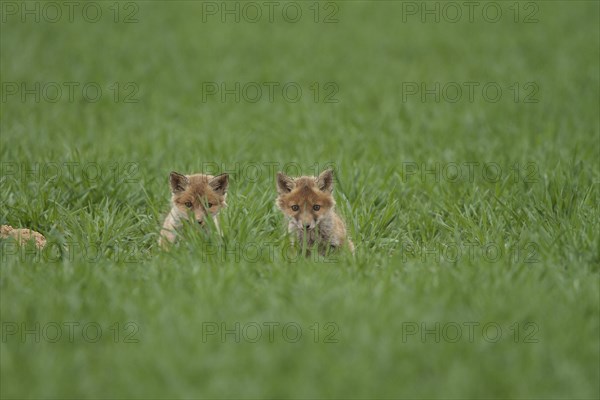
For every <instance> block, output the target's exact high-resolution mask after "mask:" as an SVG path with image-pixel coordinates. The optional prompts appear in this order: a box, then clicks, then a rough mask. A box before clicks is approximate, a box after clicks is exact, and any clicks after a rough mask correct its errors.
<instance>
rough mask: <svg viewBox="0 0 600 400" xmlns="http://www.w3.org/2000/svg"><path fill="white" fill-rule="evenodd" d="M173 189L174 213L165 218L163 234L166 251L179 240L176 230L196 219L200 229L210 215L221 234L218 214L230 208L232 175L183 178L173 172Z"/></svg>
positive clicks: (161, 237)
mask: <svg viewBox="0 0 600 400" xmlns="http://www.w3.org/2000/svg"><path fill="white" fill-rule="evenodd" d="M169 183H170V185H171V193H172V196H171V211H169V214H168V215H167V217H166V218H165V222H164V224H163V227H162V229H161V232H160V239H159V241H158V244H159V245H160V246H161V247H163V248H164V247H166V246H167V245H168V244H169V243H173V242H174V241H175V237H176V229H177V228H179V227H180V226H181V224H182V220H187V219H189V218H192V217H193V218H194V219H195V220H196V222H197V223H198V224H200V226H202V227H204V226H206V218H207V217H208V216H209V215H210V216H211V217H212V219H213V221H214V224H215V227H216V228H217V231H218V232H219V233H221V231H220V229H219V222H218V220H217V214H218V213H219V211H220V210H221V209H222V208H223V207H226V206H227V203H226V202H225V200H226V199H227V186H228V185H229V175H227V174H222V175H219V176H212V175H202V174H194V175H182V174H179V173H177V172H171V174H170V175H169Z"/></svg>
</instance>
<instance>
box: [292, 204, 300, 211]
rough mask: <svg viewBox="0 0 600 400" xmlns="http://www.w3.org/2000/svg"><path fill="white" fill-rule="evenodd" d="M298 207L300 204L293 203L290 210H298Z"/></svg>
mask: <svg viewBox="0 0 600 400" xmlns="http://www.w3.org/2000/svg"><path fill="white" fill-rule="evenodd" d="M299 209H300V206H298V205H297V204H294V205H293V206H292V211H298V210H299Z"/></svg>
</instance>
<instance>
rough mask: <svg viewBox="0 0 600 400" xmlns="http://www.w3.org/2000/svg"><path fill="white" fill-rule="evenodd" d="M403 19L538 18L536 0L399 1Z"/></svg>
mask: <svg viewBox="0 0 600 400" xmlns="http://www.w3.org/2000/svg"><path fill="white" fill-rule="evenodd" d="M401 7H402V12H401V13H402V17H401V19H402V22H403V23H411V22H414V23H421V24H439V23H448V24H457V23H470V24H473V23H486V24H497V23H499V22H502V21H512V22H513V23H515V24H537V23H538V22H540V20H539V17H540V6H539V5H538V3H537V2H535V1H402V2H401Z"/></svg>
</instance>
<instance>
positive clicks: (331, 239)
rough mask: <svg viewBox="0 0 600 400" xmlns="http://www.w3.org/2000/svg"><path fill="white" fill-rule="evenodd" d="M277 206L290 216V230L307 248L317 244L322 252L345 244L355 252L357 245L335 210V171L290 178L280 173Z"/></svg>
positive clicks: (278, 176) (278, 175)
mask: <svg viewBox="0 0 600 400" xmlns="http://www.w3.org/2000/svg"><path fill="white" fill-rule="evenodd" d="M277 191H278V192H279V196H278V197H277V201H276V203H277V207H279V209H280V210H281V211H282V212H283V213H284V214H285V216H286V217H287V218H288V220H289V223H288V231H289V232H290V233H293V234H294V235H295V236H296V238H297V239H298V241H299V242H300V243H304V242H306V245H307V246H308V247H312V246H313V245H315V244H317V246H318V248H319V252H320V253H321V254H324V253H327V252H328V251H329V250H332V249H335V248H338V247H341V246H343V245H345V244H347V245H348V248H349V249H350V251H351V252H352V253H354V244H353V243H352V241H351V240H350V239H349V238H348V237H347V236H346V225H345V224H344V221H342V219H341V218H340V217H339V215H337V214H336V212H335V200H334V199H333V196H332V194H331V192H332V191H333V171H332V170H330V169H329V170H326V171H324V172H322V173H321V175H319V176H318V177H314V176H301V177H299V178H290V177H289V176H286V175H284V174H283V173H281V172H279V173H278V174H277Z"/></svg>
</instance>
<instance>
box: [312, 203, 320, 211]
mask: <svg viewBox="0 0 600 400" xmlns="http://www.w3.org/2000/svg"><path fill="white" fill-rule="evenodd" d="M320 209H321V206H320V205H318V204H315V205H314V206H313V210H315V211H319V210H320Z"/></svg>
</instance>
